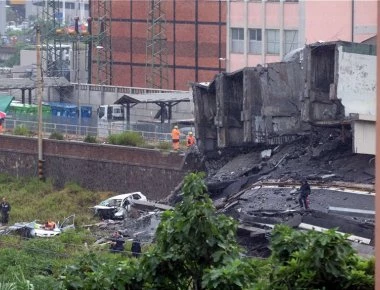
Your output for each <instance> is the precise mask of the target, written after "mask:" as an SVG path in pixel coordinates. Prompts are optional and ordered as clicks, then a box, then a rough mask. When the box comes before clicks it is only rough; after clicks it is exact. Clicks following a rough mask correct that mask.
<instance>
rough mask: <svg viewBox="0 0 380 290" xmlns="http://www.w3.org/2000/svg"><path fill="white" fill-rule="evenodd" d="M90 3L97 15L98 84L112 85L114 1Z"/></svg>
mask: <svg viewBox="0 0 380 290" xmlns="http://www.w3.org/2000/svg"><path fill="white" fill-rule="evenodd" d="M90 3H91V11H93V12H94V14H95V15H96V17H94V21H93V29H92V32H94V33H97V36H96V37H95V38H94V41H93V42H92V44H93V52H94V54H95V58H96V64H97V74H96V83H97V84H101V85H112V40H111V35H112V33H111V32H112V31H111V29H112V1H111V0H96V1H94V0H90Z"/></svg>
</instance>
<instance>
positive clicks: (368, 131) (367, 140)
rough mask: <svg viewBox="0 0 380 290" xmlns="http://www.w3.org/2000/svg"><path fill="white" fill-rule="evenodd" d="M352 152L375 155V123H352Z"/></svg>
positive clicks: (357, 121) (360, 121)
mask: <svg viewBox="0 0 380 290" xmlns="http://www.w3.org/2000/svg"><path fill="white" fill-rule="evenodd" d="M352 127H353V142H352V143H353V148H352V149H353V150H352V151H353V152H355V153H359V154H372V155H375V154H376V122H375V118H373V120H372V121H370V120H355V121H353V126H352Z"/></svg>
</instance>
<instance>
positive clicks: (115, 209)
mask: <svg viewBox="0 0 380 290" xmlns="http://www.w3.org/2000/svg"><path fill="white" fill-rule="evenodd" d="M134 200H145V201H146V200H147V199H146V196H145V195H143V194H142V193H141V192H138V191H137V192H131V193H125V194H120V195H116V196H113V197H110V198H109V199H106V200H104V201H102V202H101V203H99V204H98V205H96V206H94V209H95V214H97V215H98V216H99V217H100V218H101V219H123V218H124V217H125V216H126V213H127V212H128V211H129V210H130V209H131V204H133V201H134Z"/></svg>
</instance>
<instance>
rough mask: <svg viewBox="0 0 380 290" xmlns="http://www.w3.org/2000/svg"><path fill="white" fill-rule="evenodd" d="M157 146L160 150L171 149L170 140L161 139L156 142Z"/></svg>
mask: <svg viewBox="0 0 380 290" xmlns="http://www.w3.org/2000/svg"><path fill="white" fill-rule="evenodd" d="M157 148H158V149H161V150H170V149H172V144H171V143H170V142H165V141H162V142H160V143H158V145H157Z"/></svg>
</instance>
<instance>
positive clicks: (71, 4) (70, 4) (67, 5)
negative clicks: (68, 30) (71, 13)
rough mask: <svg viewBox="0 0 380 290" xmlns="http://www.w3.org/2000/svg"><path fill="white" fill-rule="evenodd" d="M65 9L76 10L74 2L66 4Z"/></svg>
mask: <svg viewBox="0 0 380 290" xmlns="http://www.w3.org/2000/svg"><path fill="white" fill-rule="evenodd" d="M65 8H66V9H75V3H73V2H66V3H65Z"/></svg>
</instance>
